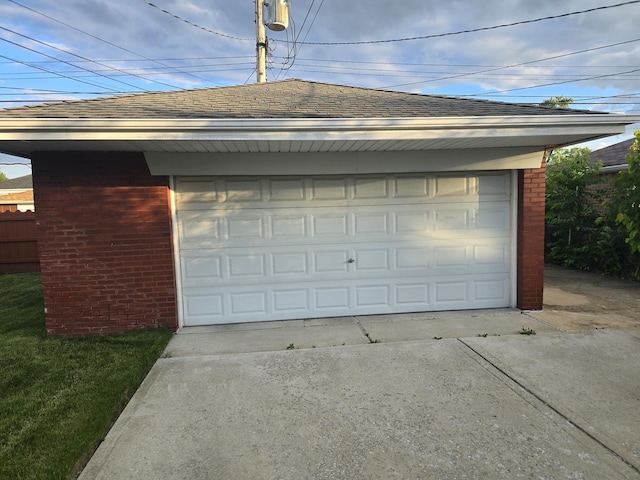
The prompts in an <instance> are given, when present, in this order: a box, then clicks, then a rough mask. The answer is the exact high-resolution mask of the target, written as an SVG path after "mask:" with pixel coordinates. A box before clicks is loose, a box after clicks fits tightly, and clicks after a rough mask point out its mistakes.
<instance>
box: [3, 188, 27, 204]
mask: <svg viewBox="0 0 640 480" xmlns="http://www.w3.org/2000/svg"><path fill="white" fill-rule="evenodd" d="M7 203H33V190H27V191H25V192H18V193H8V194H6V195H2V194H0V204H3V205H6V204H7Z"/></svg>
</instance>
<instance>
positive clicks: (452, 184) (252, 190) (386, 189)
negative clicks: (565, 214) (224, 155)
mask: <svg viewBox="0 0 640 480" xmlns="http://www.w3.org/2000/svg"><path fill="white" fill-rule="evenodd" d="M510 189H511V186H510V179H509V176H508V175H503V174H495V175H491V174H489V175H485V174H483V175H475V174H468V175H466V176H463V177H460V176H458V175H455V176H452V175H447V174H440V175H428V174H422V175H412V176H409V175H397V176H389V177H386V178H383V177H373V178H372V177H370V176H353V177H346V178H333V177H330V178H327V177H310V178H290V177H283V178H262V179H247V178H244V177H243V178H242V179H237V180H225V179H223V178H218V179H208V180H206V179H203V178H201V177H179V178H178V180H177V192H176V200H177V202H178V210H179V211H185V210H199V209H206V210H208V209H222V210H226V209H228V208H229V205H230V204H232V205H233V206H234V208H239V209H242V208H259V207H264V208H269V209H274V208H280V207H282V208H286V207H287V205H289V204H290V203H291V202H297V203H298V204H299V205H300V206H302V207H331V206H366V205H371V206H376V205H402V204H411V203H416V202H419V203H423V202H425V201H429V202H430V203H432V204H434V205H437V204H441V203H451V202H454V203H460V202H465V201H466V202H469V201H474V202H477V201H478V200H479V199H481V200H482V201H483V202H488V201H498V202H501V201H505V200H509V198H510V195H511V191H510Z"/></svg>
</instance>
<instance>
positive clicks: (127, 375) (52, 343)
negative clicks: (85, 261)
mask: <svg viewBox="0 0 640 480" xmlns="http://www.w3.org/2000/svg"><path fill="white" fill-rule="evenodd" d="M43 310H44V307H43V301H42V289H41V285H40V275H39V274H31V273H27V274H11V275H0V478H2V479H4V478H7V479H29V480H32V479H34V480H35V479H47V480H49V479H69V478H74V477H75V476H76V475H77V474H78V473H79V470H80V469H81V468H82V466H83V465H84V464H85V462H86V461H87V460H88V459H89V457H90V455H91V454H92V453H93V451H94V450H95V448H96V447H97V446H98V445H99V443H100V442H101V440H102V439H103V438H104V436H105V434H106V433H107V431H108V429H109V426H110V425H111V423H112V422H113V421H114V420H115V418H116V417H117V415H118V414H119V413H120V411H121V410H122V408H123V407H124V406H125V405H126V403H127V401H128V400H129V398H130V397H131V395H133V393H134V392H135V390H136V388H137V387H138V385H140V382H141V381H142V380H143V379H144V377H145V375H146V374H147V372H148V371H149V369H150V368H151V366H152V365H153V363H154V362H155V360H156V359H157V358H158V356H159V355H161V353H162V350H163V349H164V347H165V346H166V344H167V342H168V341H169V338H170V337H171V332H169V331H166V330H153V331H144V332H134V333H130V334H126V335H109V336H104V337H94V338H76V339H61V338H47V337H46V336H45V327H44V316H43Z"/></svg>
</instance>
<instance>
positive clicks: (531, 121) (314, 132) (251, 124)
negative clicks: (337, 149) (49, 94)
mask: <svg viewBox="0 0 640 480" xmlns="http://www.w3.org/2000/svg"><path fill="white" fill-rule="evenodd" d="M636 122H640V116H639V115H619V114H576V115H572V114H567V115H532V116H503V117H473V116H470V117H429V118H422V117H418V118H351V119H345V118H328V119H327V118H324V119H310V118H294V119H273V118H267V119H148V118H147V119H130V118H129V119H117V118H113V119H108V118H100V119H91V118H73V119H70V118H0V142H1V141H16V140H20V141H29V140H31V141H37V140H50V141H51V140H280V139H281V138H282V134H283V133H284V132H286V133H287V140H291V141H295V140H302V141H304V140H345V139H349V140H360V139H362V140H380V139H389V140H412V139H425V138H432V137H433V138H436V137H437V138H456V137H459V138H462V137H468V136H473V137H492V136H495V135H499V136H505V135H507V136H541V135H548V134H555V135H558V134H578V135H584V136H585V138H592V137H593V136H594V135H601V136H602V135H613V134H617V133H622V131H624V127H625V126H626V125H629V124H632V123H636Z"/></svg>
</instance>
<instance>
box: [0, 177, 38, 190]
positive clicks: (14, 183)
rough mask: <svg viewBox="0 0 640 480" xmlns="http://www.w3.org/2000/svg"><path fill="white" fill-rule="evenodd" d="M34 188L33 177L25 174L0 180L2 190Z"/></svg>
mask: <svg viewBox="0 0 640 480" xmlns="http://www.w3.org/2000/svg"><path fill="white" fill-rule="evenodd" d="M28 188H33V177H32V176H31V175H23V176H22V177H16V178H10V179H8V180H3V181H1V182H0V192H2V190H26V189H28Z"/></svg>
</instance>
